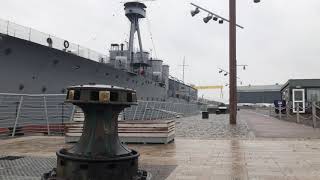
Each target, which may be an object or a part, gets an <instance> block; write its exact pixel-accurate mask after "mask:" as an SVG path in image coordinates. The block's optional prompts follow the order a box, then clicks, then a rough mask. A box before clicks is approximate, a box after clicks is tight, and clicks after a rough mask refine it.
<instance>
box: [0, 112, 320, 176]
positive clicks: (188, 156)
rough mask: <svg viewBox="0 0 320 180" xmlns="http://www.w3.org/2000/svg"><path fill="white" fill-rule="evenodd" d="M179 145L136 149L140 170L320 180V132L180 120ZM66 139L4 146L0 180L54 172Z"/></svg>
mask: <svg viewBox="0 0 320 180" xmlns="http://www.w3.org/2000/svg"><path fill="white" fill-rule="evenodd" d="M176 126H177V132H176V136H177V137H176V139H175V141H174V142H173V143H170V144H167V145H161V144H154V145H148V144H147V145H144V144H134V145H129V146H130V147H131V148H134V149H136V150H138V151H139V152H140V154H141V156H140V166H141V168H143V169H146V170H148V171H150V172H151V173H152V174H153V179H154V180H162V179H167V180H212V179H217V180H224V179H228V180H229V179H230V180H231V179H232V180H242V179H254V180H256V179H272V180H276V179H294V180H296V179H302V180H305V179H306V180H307V179H310V180H313V179H320V139H318V138H319V137H320V131H319V130H318V129H316V130H314V129H313V128H311V127H306V126H303V125H298V124H294V123H289V122H284V121H280V120H276V119H273V118H270V117H267V116H263V115H261V114H258V113H256V112H254V111H247V110H241V111H240V112H239V120H238V124H237V125H236V126H232V125H229V124H228V115H210V119H208V120H205V119H201V118H200V116H194V117H188V118H181V119H177V125H176ZM66 146H67V147H68V146H70V145H67V144H64V138H63V137H44V136H42V137H39V136H38V137H36V136H30V137H21V138H15V139H7V140H1V141H0V152H1V155H0V159H1V157H5V156H7V155H14V156H20V157H22V158H20V159H16V160H12V161H10V160H0V179H30V180H31V179H39V175H41V173H43V172H46V171H48V170H50V169H51V168H52V167H53V166H55V163H56V162H55V161H56V159H55V151H56V150H57V149H59V148H61V147H66Z"/></svg>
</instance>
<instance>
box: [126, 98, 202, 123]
mask: <svg viewBox="0 0 320 180" xmlns="http://www.w3.org/2000/svg"><path fill="white" fill-rule="evenodd" d="M199 111H200V106H199V105H197V104H186V103H172V102H160V101H138V105H136V106H131V107H130V108H126V109H125V110H124V112H123V119H124V120H153V119H170V118H177V117H181V116H189V115H193V114H196V113H198V112H199Z"/></svg>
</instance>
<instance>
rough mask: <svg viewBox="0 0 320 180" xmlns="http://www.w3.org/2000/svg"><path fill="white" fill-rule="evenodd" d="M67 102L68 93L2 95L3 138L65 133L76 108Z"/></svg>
mask: <svg viewBox="0 0 320 180" xmlns="http://www.w3.org/2000/svg"><path fill="white" fill-rule="evenodd" d="M64 99H65V95H64V94H39V95H30V94H3V93H0V135H5V136H12V137H14V136H16V135H23V134H28V133H46V134H48V135H51V134H63V133H64V122H66V121H69V120H70V117H71V112H72V109H73V106H72V105H70V104H65V103H64Z"/></svg>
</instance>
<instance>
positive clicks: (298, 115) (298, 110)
mask: <svg viewBox="0 0 320 180" xmlns="http://www.w3.org/2000/svg"><path fill="white" fill-rule="evenodd" d="M297 104H298V105H297V107H296V108H297V123H300V107H299V103H297Z"/></svg>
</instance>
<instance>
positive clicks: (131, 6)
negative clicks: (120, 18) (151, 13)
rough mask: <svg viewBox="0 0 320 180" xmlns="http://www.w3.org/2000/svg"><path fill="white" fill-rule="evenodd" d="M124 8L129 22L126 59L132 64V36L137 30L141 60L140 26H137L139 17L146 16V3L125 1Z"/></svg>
mask: <svg viewBox="0 0 320 180" xmlns="http://www.w3.org/2000/svg"><path fill="white" fill-rule="evenodd" d="M124 7H125V8H124V10H125V13H126V16H127V18H128V19H129V20H130V22H131V26H130V38H129V53H128V59H129V61H130V64H131V65H132V64H134V62H133V59H134V57H133V55H134V52H133V45H134V36H135V33H136V32H137V34H138V40H139V48H140V53H141V54H140V55H141V60H140V62H143V48H142V40H141V33H140V27H139V19H142V18H145V17H146V10H145V8H147V7H146V5H144V4H143V3H140V2H127V3H125V4H124Z"/></svg>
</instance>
